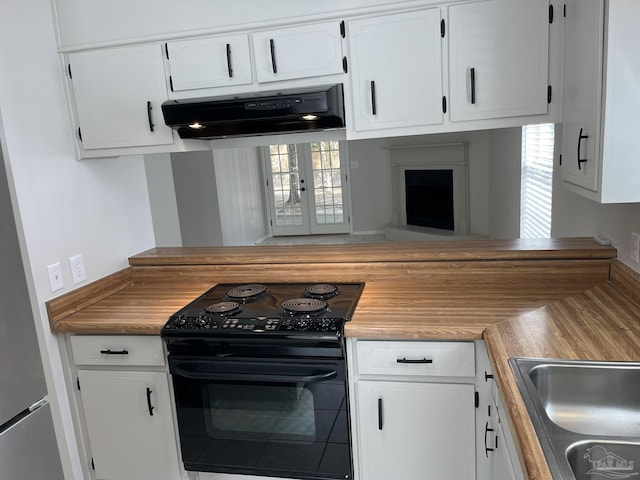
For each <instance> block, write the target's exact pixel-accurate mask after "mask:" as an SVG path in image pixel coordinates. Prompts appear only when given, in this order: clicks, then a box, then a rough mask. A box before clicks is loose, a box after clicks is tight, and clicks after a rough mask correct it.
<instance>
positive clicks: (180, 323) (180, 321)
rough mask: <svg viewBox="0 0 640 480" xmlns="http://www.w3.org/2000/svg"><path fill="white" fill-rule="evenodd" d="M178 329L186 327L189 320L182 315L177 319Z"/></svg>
mask: <svg viewBox="0 0 640 480" xmlns="http://www.w3.org/2000/svg"><path fill="white" fill-rule="evenodd" d="M175 324H176V327H184V326H185V325H186V324H187V319H186V317H185V316H184V315H180V316H179V317H176V318H175Z"/></svg>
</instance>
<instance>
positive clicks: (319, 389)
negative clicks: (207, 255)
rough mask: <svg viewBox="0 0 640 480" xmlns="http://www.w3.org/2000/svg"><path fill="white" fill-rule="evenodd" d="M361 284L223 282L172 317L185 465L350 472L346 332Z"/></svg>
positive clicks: (309, 474)
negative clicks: (345, 327) (346, 324)
mask: <svg viewBox="0 0 640 480" xmlns="http://www.w3.org/2000/svg"><path fill="white" fill-rule="evenodd" d="M363 287H364V284H362V283H341V284H329V283H318V284H301V283H265V284H261V283H251V284H247V285H236V284H221V285H216V286H215V287H213V288H212V289H210V290H209V291H207V292H205V293H204V294H202V295H201V296H200V297H198V298H197V299H195V300H194V301H193V302H191V303H190V304H188V305H187V306H185V307H184V308H182V309H181V310H179V311H178V312H176V313H175V314H174V315H172V316H171V318H170V319H169V321H168V322H167V323H166V325H165V326H164V328H163V329H162V332H161V336H162V338H163V340H164V341H165V342H166V344H167V351H168V353H169V359H168V363H169V372H170V373H171V378H172V381H173V392H174V399H175V406H176V417H177V422H178V430H179V433H180V443H181V455H182V462H183V464H184V468H185V470H189V471H195V472H216V473H223V474H236V475H255V476H259V477H261V478H263V477H265V476H269V477H277V478H295V479H301V480H350V479H352V478H353V461H352V454H351V436H350V429H349V409H348V396H347V372H346V370H347V366H346V354H345V342H344V338H343V332H344V324H345V322H347V321H349V320H350V319H351V316H352V315H353V312H354V310H355V308H356V304H357V302H358V299H359V298H360V294H361V293H362V289H363Z"/></svg>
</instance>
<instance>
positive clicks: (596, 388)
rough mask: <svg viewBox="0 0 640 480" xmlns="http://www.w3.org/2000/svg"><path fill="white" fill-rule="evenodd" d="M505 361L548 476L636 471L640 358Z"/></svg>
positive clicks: (639, 472)
mask: <svg viewBox="0 0 640 480" xmlns="http://www.w3.org/2000/svg"><path fill="white" fill-rule="evenodd" d="M509 363H510V365H511V368H512V370H513V372H514V374H515V378H516V381H517V383H518V387H519V389H520V393H521V395H522V398H523V400H524V403H525V405H526V407H527V412H528V413H529V416H530V417H531V421H532V423H533V426H534V428H535V430H536V433H537V435H538V439H539V441H540V446H541V447H542V450H543V451H544V454H545V457H546V459H547V463H548V465H549V469H550V470H551V473H552V475H553V478H554V479H556V478H558V479H571V480H576V479H577V480H583V479H585V480H586V479H592V478H631V477H640V363H635V362H592V361H569V360H548V359H535V358H524V357H518V358H512V359H510V360H509ZM594 475H595V476H594Z"/></svg>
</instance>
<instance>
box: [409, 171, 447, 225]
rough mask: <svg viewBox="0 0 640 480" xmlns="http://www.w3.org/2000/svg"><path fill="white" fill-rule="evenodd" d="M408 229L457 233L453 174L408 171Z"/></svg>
mask: <svg viewBox="0 0 640 480" xmlns="http://www.w3.org/2000/svg"><path fill="white" fill-rule="evenodd" d="M404 184H405V208H406V211H407V225H415V226H418V227H431V228H440V229H443V230H454V228H455V227H454V225H455V222H454V213H453V170H431V169H424V170H405V171H404Z"/></svg>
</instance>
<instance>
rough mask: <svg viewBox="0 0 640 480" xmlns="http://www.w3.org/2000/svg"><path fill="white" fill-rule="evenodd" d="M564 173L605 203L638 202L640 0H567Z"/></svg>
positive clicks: (575, 187)
mask: <svg viewBox="0 0 640 480" xmlns="http://www.w3.org/2000/svg"><path fill="white" fill-rule="evenodd" d="M566 11H567V16H566V19H565V40H564V41H565V56H564V63H565V65H564V67H565V70H564V109H563V110H564V112H563V130H562V138H563V143H562V167H561V168H562V179H563V180H564V181H565V182H567V185H568V186H569V188H570V189H571V190H572V191H574V192H576V193H579V194H581V195H583V196H585V197H587V198H590V199H592V200H596V201H599V202H602V203H625V202H640V168H639V166H640V149H639V148H638V125H639V124H640V122H639V121H638V111H640V96H638V95H637V92H638V83H639V82H640V59H639V57H638V52H637V46H638V45H640V29H639V28H638V25H637V19H638V18H640V2H637V0H616V1H611V2H603V1H602V0H568V1H567V2H566Z"/></svg>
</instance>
